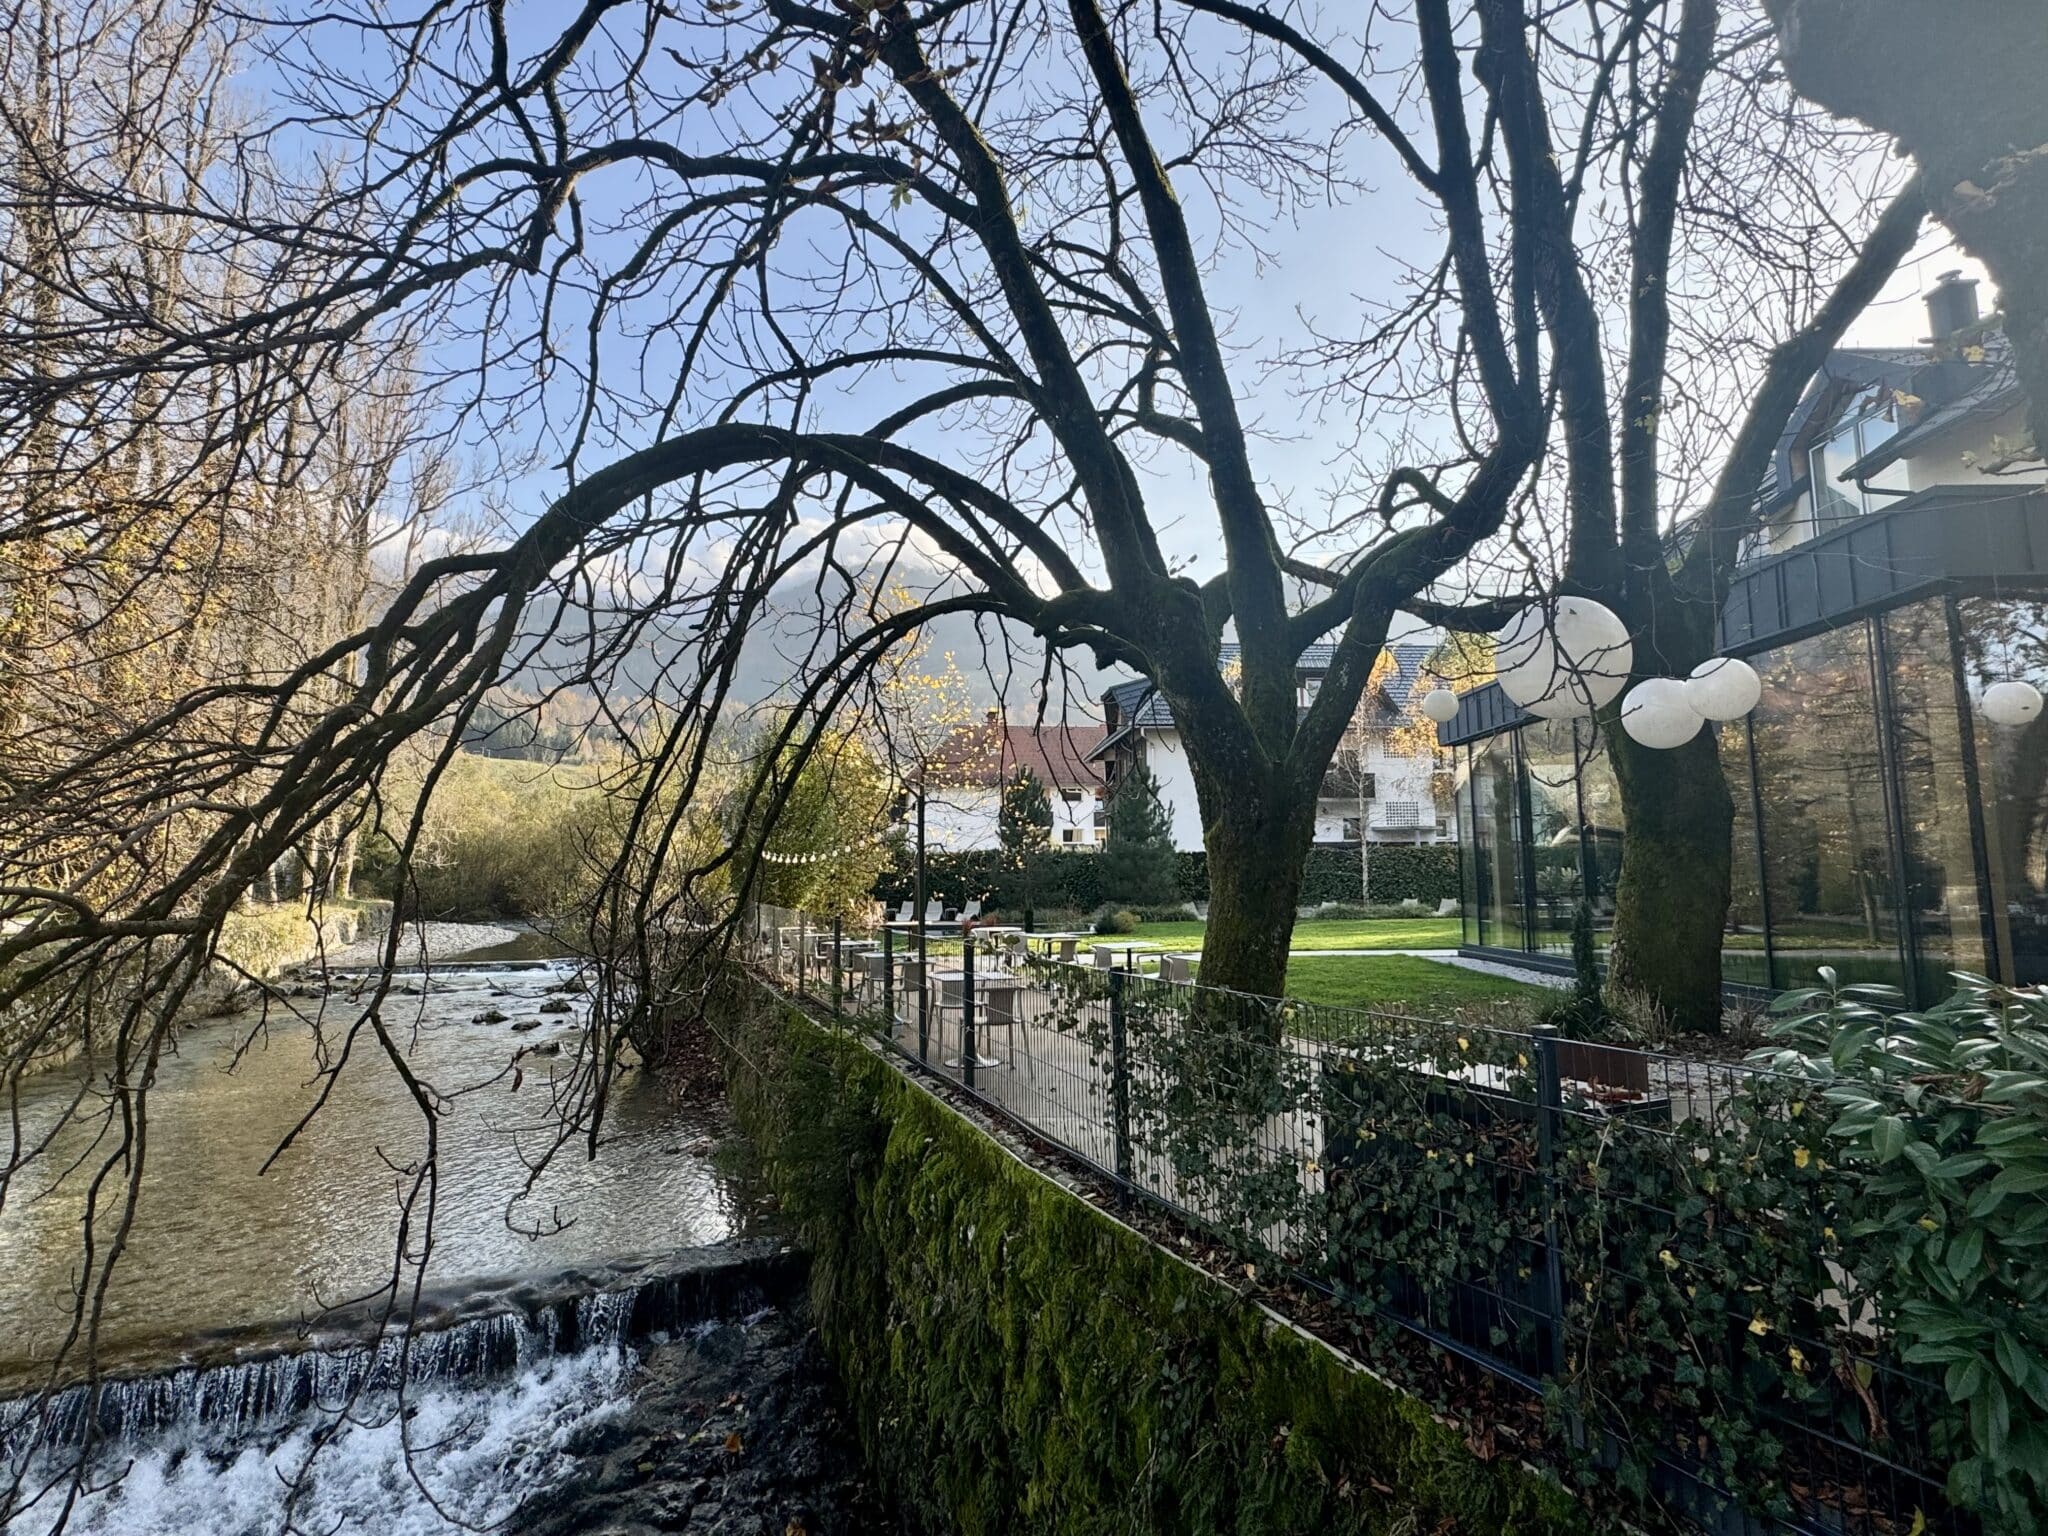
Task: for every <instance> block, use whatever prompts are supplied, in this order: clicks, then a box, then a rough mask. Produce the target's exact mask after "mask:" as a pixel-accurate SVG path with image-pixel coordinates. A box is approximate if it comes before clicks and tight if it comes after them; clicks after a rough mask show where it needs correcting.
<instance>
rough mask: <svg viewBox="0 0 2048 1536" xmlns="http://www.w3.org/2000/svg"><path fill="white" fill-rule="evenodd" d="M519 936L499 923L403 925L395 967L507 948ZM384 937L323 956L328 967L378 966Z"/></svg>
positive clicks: (514, 929) (368, 939)
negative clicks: (501, 946) (505, 945)
mask: <svg viewBox="0 0 2048 1536" xmlns="http://www.w3.org/2000/svg"><path fill="white" fill-rule="evenodd" d="M519 932H520V930H518V929H517V928H507V927H505V926H503V925H502V924H499V923H406V924H405V925H404V926H403V931H402V932H401V933H400V934H399V937H398V963H399V964H400V965H425V964H430V963H438V962H440V961H443V960H447V959H449V958H451V957H452V956H455V955H466V954H468V953H469V952H470V951H471V950H475V949H489V948H491V947H493V946H494V945H498V944H510V943H511V942H512V941H513V940H514V939H516V938H518V937H519ZM385 937H386V936H385V935H384V934H381V933H380V934H376V935H374V936H373V937H371V938H367V939H358V940H356V942H355V943H353V944H350V945H348V946H346V947H345V948H342V949H330V950H329V951H328V952H327V955H326V961H327V965H328V967H329V968H330V969H333V968H336V967H343V966H358V965H377V964H380V963H381V962H382V961H383V959H384V940H385ZM314 963H315V965H317V964H318V962H317V961H316V962H314Z"/></svg>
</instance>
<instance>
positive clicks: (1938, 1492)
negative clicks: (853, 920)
mask: <svg viewBox="0 0 2048 1536" xmlns="http://www.w3.org/2000/svg"><path fill="white" fill-rule="evenodd" d="M749 958H750V960H751V962H752V963H753V964H755V965H756V966H757V967H758V968H759V969H761V970H762V971H763V972H765V973H767V974H768V975H770V976H771V977H772V978H773V979H774V980H775V982H776V984H777V985H778V986H780V987H781V988H783V989H784V990H785V991H787V992H788V993H790V994H791V995H794V996H798V997H801V998H805V999H807V1000H809V1001H811V1002H813V1003H815V1004H817V1005H819V1006H820V1007H822V1008H823V1009H824V1010H826V1011H829V1012H830V1013H831V1014H833V1015H835V1016H836V1017H838V1018H839V1019H841V1020H842V1021H844V1022H845V1023H846V1024H847V1025H848V1026H849V1027H856V1028H860V1029H863V1030H865V1031H867V1032H869V1033H871V1034H872V1035H873V1036H874V1037H875V1038H877V1039H879V1040H880V1041H882V1042H885V1043H886V1044H887V1045H888V1046H889V1047H890V1048H891V1049H893V1050H894V1051H896V1052H897V1053H899V1054H900V1055H901V1056H902V1057H903V1058H905V1059H906V1060H907V1061H910V1062H914V1063H916V1064H917V1066H918V1067H920V1068H922V1069H924V1070H927V1071H930V1072H933V1073H937V1074H941V1075H943V1076H945V1077H947V1078H949V1079H951V1080H952V1081H954V1082H955V1083H957V1084H958V1085H959V1086H960V1087H961V1088H963V1089H965V1090H967V1091H969V1092H971V1093H973V1094H975V1095H976V1096H977V1097H978V1098H979V1099H980V1100H981V1101H982V1102H983V1103H984V1104H986V1105H987V1106H988V1107H989V1108H990V1109H992V1110H994V1111H996V1112H998V1113H1001V1114H1003V1115H1005V1116H1007V1117H1010V1118H1011V1119H1013V1120H1015V1121H1016V1122H1018V1123H1019V1124H1020V1125H1022V1126H1024V1127H1027V1128H1028V1129H1029V1130H1030V1131H1031V1132H1033V1133H1035V1134H1036V1135H1038V1136H1040V1137H1042V1138H1044V1139H1045V1140H1047V1141H1049V1142H1052V1143H1056V1144H1057V1145H1058V1146H1060V1147H1061V1148H1063V1149H1064V1150H1065V1151H1066V1152H1067V1153H1069V1154H1070V1155H1072V1156H1074V1157H1077V1158H1079V1159H1082V1160H1083V1161H1085V1162H1087V1163H1088V1164H1090V1165H1092V1166H1093V1167H1094V1168H1096V1169H1097V1170H1098V1171H1100V1172H1101V1173H1103V1174H1105V1175H1107V1176H1109V1177H1111V1178H1114V1179H1116V1180H1118V1181H1119V1182H1121V1183H1122V1184H1124V1185H1126V1186H1127V1187H1129V1188H1130V1189H1132V1190H1134V1191H1137V1192H1139V1193H1142V1194H1143V1195H1144V1196H1146V1197H1147V1198H1149V1199H1151V1200H1153V1201H1156V1202H1158V1203H1159V1204H1161V1205H1162V1206H1164V1207H1166V1208H1168V1209H1170V1210H1171V1211H1172V1212H1173V1213H1175V1214H1176V1215H1177V1216H1178V1217H1179V1218H1181V1219H1182V1220H1184V1221H1186V1222H1187V1223H1189V1224H1191V1225H1192V1226H1194V1227H1196V1228H1197V1229H1199V1230H1201V1231H1202V1232H1204V1233H1206V1234H1208V1235H1209V1236H1210V1237H1211V1238H1213V1239H1214V1240H1215V1241H1217V1242H1219V1243H1220V1244H1223V1245H1227V1247H1228V1248H1229V1250H1230V1252H1231V1254H1232V1255H1233V1259H1234V1261H1235V1262H1237V1263H1241V1264H1243V1265H1248V1266H1250V1267H1251V1269H1252V1271H1253V1272H1254V1273H1255V1274H1259V1275H1263V1276H1267V1277H1270V1278H1273V1279H1278V1278H1281V1277H1283V1276H1285V1277H1288V1278H1292V1279H1295V1280H1298V1281H1300V1282H1302V1283H1305V1284H1307V1285H1309V1286H1312V1287H1315V1288H1317V1289H1318V1290H1320V1291H1321V1292H1323V1293H1325V1294H1326V1295H1327V1296H1328V1297H1329V1298H1331V1299H1333V1300H1334V1301H1335V1303H1336V1304H1337V1305H1338V1307H1339V1308H1340V1309H1341V1312H1342V1313H1343V1314H1347V1315H1351V1316H1354V1317H1356V1318H1357V1319H1358V1320H1359V1321H1361V1322H1366V1321H1370V1322H1372V1323H1374V1324H1381V1325H1383V1324H1387V1323H1391V1324H1393V1325H1394V1326H1393V1327H1392V1328H1389V1327H1385V1326H1375V1327H1372V1328H1370V1329H1367V1330H1365V1332H1364V1338H1365V1339H1366V1340H1367V1345H1366V1347H1369V1348H1371V1349H1373V1351H1374V1352H1375V1354H1376V1355H1377V1356H1378V1363H1380V1364H1381V1365H1383V1366H1384V1367H1386V1368H1388V1369H1391V1370H1394V1371H1397V1372H1398V1371H1401V1370H1404V1369H1407V1370H1409V1373H1410V1379H1411V1381H1416V1382H1418V1383H1423V1378H1424V1377H1426V1378H1427V1381H1426V1383H1424V1384H1425V1385H1427V1386H1428V1387H1429V1388H1430V1389H1433V1390H1437V1391H1440V1392H1441V1391H1447V1390H1450V1389H1448V1388H1446V1386H1445V1383H1446V1380H1447V1378H1446V1376H1445V1373H1444V1372H1443V1371H1442V1370H1441V1368H1440V1366H1439V1365H1438V1364H1437V1352H1438V1351H1441V1352H1443V1353H1447V1354H1448V1355H1450V1356H1453V1357H1455V1358H1456V1359H1457V1360H1459V1361H1462V1362H1464V1365H1465V1366H1466V1367H1468V1368H1469V1370H1468V1371H1466V1372H1465V1374H1464V1379H1467V1380H1469V1381H1475V1382H1481V1383H1486V1382H1491V1383H1496V1384H1497V1383H1502V1382H1505V1383H1509V1384H1511V1385H1512V1386H1513V1388H1515V1389H1517V1391H1518V1394H1519V1395H1520V1396H1521V1404H1522V1407H1521V1409H1520V1410H1518V1411H1519V1412H1520V1414H1521V1417H1522V1419H1523V1420H1524V1421H1525V1422H1526V1423H1528V1424H1529V1425H1531V1426H1533V1427H1534V1432H1535V1433H1537V1434H1538V1435H1540V1436H1541V1437H1542V1438H1543V1440H1544V1441H1545V1442H1546V1448H1547V1450H1548V1453H1549V1454H1551V1455H1552V1456H1554V1457H1557V1458H1559V1459H1562V1460H1563V1461H1565V1462H1567V1463H1568V1464H1569V1465H1571V1467H1572V1468H1573V1470H1574V1471H1575V1472H1577V1473H1578V1474H1579V1475H1580V1476H1581V1477H1585V1478H1608V1479H1612V1480H1613V1481H1614V1482H1615V1483H1616V1484H1618V1485H1619V1486H1620V1487H1621V1488H1622V1489H1624V1490H1626V1491H1627V1492H1628V1493H1629V1494H1630V1495H1631V1496H1633V1497H1635V1498H1638V1499H1640V1500H1641V1501H1643V1502H1644V1503H1645V1504H1651V1505H1655V1506H1657V1507H1659V1508H1661V1509H1663V1510H1665V1511H1667V1512H1670V1513H1673V1514H1676V1515H1679V1516H1682V1517H1685V1518H1686V1519H1688V1520H1689V1521H1690V1522H1691V1523H1693V1524H1694V1525H1696V1526H1698V1527H1701V1528H1704V1529H1706V1530H1709V1531H1712V1532H1715V1533H1717V1536H1719V1533H1724V1532H1726V1533H1743V1532H1752V1531H1755V1532H1765V1531H1769V1532H1783V1531H1799V1532H1814V1533H1824V1532H1825V1533H1844V1536H1856V1533H1871V1536H1917V1533H1924V1532H1957V1533H1967V1532H1971V1531H1974V1530H1975V1525H1974V1523H1973V1522H1972V1521H1971V1520H1970V1519H1969V1517H1968V1516H1966V1515H1965V1514H1963V1513H1961V1512H1959V1511H1957V1510H1954V1509H1952V1508H1951V1507H1950V1506H1949V1504H1948V1502H1947V1500H1946V1499H1945V1498H1944V1496H1943V1485H1944V1475H1945V1468H1946V1467H1947V1466H1948V1464H1949V1463H1950V1462H1951V1461H1953V1460H1955V1459H1957V1458H1958V1457H1959V1456H1960V1455H1961V1454H1962V1453H1963V1452H1962V1448H1963V1446H1964V1444H1965V1442H1966V1440H1967V1425H1966V1424H1965V1423H1963V1422H1962V1421H1961V1419H1960V1416H1959V1415H1958V1413H1957V1412H1956V1411H1955V1410H1953V1409H1952V1408H1951V1407H1950V1405H1949V1403H1948V1400H1947V1398H1946V1396H1945V1394H1944V1393H1943V1391H1942V1390H1941V1385H1940V1383H1939V1381H1937V1380H1934V1379H1931V1378H1929V1377H1928V1376H1927V1375H1925V1374H1924V1373H1923V1372H1921V1371H1920V1370H1918V1369H1916V1368H1914V1367H1910V1366H1908V1365H1906V1364H1905V1363H1904V1362H1903V1361H1902V1360H1901V1359H1900V1346H1899V1341H1898V1339H1897V1338H1896V1336H1895V1334H1894V1333H1893V1331H1892V1329H1891V1328H1890V1326H1889V1321H1888V1317H1889V1314H1888V1312H1887V1309H1886V1307H1885V1304H1884V1298H1883V1296H1882V1295H1881V1294H1877V1293H1876V1292H1874V1291H1873V1290H1871V1289H1870V1288H1869V1287H1868V1286H1867V1285H1866V1284H1865V1283H1864V1282H1863V1281H1860V1280H1859V1279H1858V1278H1857V1277H1858V1276H1864V1275H1869V1274H1871V1273H1872V1272H1873V1270H1874V1268H1875V1266H1872V1265H1870V1264H1867V1263H1864V1262H1860V1259H1859V1254H1858V1252H1857V1247H1856V1245H1857V1241H1858V1239H1857V1237H1856V1236H1855V1228H1856V1226H1857V1224H1858V1222H1860V1221H1864V1220H1867V1219H1868V1218H1869V1217H1870V1216H1871V1214H1872V1213H1871V1212H1868V1211H1865V1210H1861V1209H1859V1208H1858V1204H1857V1202H1858V1199H1859V1195H1858V1193H1857V1191H1858V1186H1857V1185H1856V1184H1855V1182H1854V1181H1851V1180H1846V1179H1844V1178H1842V1177H1841V1176H1840V1174H1839V1171H1838V1170H1836V1169H1834V1168H1832V1167H1831V1166H1830V1165H1829V1162H1828V1155H1829V1151H1830V1148H1829V1142H1828V1139H1827V1136H1826V1127H1825V1123H1824V1122H1825V1116H1824V1115H1823V1114H1822V1113H1820V1112H1819V1110H1818V1107H1817V1106H1815V1108H1814V1112H1812V1113H1809V1112H1808V1110H1809V1104H1808V1100H1809V1097H1810V1095H1811V1094H1812V1085H1811V1084H1810V1083H1808V1082H1807V1081H1806V1080H1804V1079H1796V1078H1789V1077H1783V1076H1780V1075H1778V1074H1774V1073H1772V1072H1769V1071H1766V1070H1761V1069H1758V1068H1756V1067H1753V1066H1749V1065H1744V1064H1737V1063H1731V1062H1723V1061H1708V1060H1695V1059H1691V1058H1687V1057H1683V1056H1678V1055H1672V1054H1665V1053H1659V1052H1654V1051H1643V1050H1635V1049H1630V1048H1624V1047H1619V1046H1610V1045H1604V1044H1591V1043H1585V1042H1578V1041H1571V1040H1565V1039H1562V1038H1560V1037H1559V1036H1558V1035H1557V1034H1556V1033H1555V1032H1553V1031H1550V1030H1547V1029H1544V1028H1540V1027H1534V1026H1531V1027H1526V1028H1507V1027H1501V1026H1499V1025H1496V1024H1491V1023H1484V1024H1482V1023H1463V1022H1445V1021H1437V1020H1428V1019H1417V1018H1410V1017H1403V1016H1397V1015H1389V1014H1381V1013H1371V1012H1364V1011H1360V1010H1354V1009H1345V1008H1331V1007H1322V1006H1316V1005H1311V1004H1306V1003H1300V1002H1294V1001H1285V1000H1276V999H1270V998H1258V997H1248V996H1244V995H1241V994H1237V993H1231V992H1224V991H1219V990H1217V989H1214V988H1205V987H1200V986H1196V985H1194V984H1192V982H1190V981H1187V980H1184V979H1181V978H1182V977H1184V976H1185V975H1186V965H1185V959H1184V957H1178V956H1174V955H1171V954H1161V953H1158V952H1157V951H1155V950H1153V949H1151V948H1150V947H1149V946H1143V945H1139V944H1136V943H1133V942H1130V941H1124V940H1114V939H1105V940H1100V941H1097V940H1093V939H1087V938H1082V937H1079V936H1062V935H1052V936H1042V937H1034V938H1027V937H1026V936H1024V935H1022V934H1019V933H1016V932H1014V931H1005V930H997V931H993V932H990V931H984V932H980V933H976V934H973V935H969V936H966V937H965V938H963V937H962V936H961V935H959V934H958V933H957V931H955V932H940V931H938V930H934V929H927V928H922V927H906V928H892V927H882V928H877V929H873V930H869V931H864V932H859V933H855V932H851V931H849V930H847V929H846V928H845V927H844V926H843V925H840V924H835V923H830V922H825V923H819V922H816V921H813V920H811V919H809V918H806V917H804V916H803V915H802V914H798V913H791V912H786V911H781V910H777V909H772V908H760V909H757V910H756V912H755V913H754V914H753V916H752V921H751V923H750V927H749ZM1404 1341H1405V1342H1404ZM1418 1342H1419V1343H1420V1344H1421V1345H1426V1346H1427V1348H1418ZM1453 1395H1455V1394H1454V1393H1453ZM1453 1406H1455V1405H1453ZM1531 1449H1535V1447H1531Z"/></svg>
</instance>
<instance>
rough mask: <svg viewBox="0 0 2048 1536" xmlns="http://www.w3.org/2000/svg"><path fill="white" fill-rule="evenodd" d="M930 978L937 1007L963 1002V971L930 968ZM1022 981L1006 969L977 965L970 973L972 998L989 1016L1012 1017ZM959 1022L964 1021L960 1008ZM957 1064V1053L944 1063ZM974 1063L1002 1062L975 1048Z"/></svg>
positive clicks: (964, 987)
mask: <svg viewBox="0 0 2048 1536" xmlns="http://www.w3.org/2000/svg"><path fill="white" fill-rule="evenodd" d="M932 979H933V980H934V981H936V982H938V984H939V1007H940V1008H941V1009H942V1010H943V1009H945V1008H947V1007H959V1006H961V1004H962V1003H964V1001H965V998H966V987H967V972H966V971H964V970H959V971H933V972H932ZM1025 985H1026V983H1025V980H1024V978H1023V977H1021V976H1014V975H1012V974H1011V973H1010V972H1008V971H983V970H978V969H977V970H976V971H975V973H974V1000H975V1003H976V1004H977V1005H979V1006H985V1007H986V1008H987V1011H988V1013H989V1014H990V1015H991V1016H992V1017H993V1016H995V1015H1001V1016H1002V1017H1003V1018H1005V1019H1014V1018H1015V1017H1016V1011H1015V1010H1016V1002H1015V999H1016V997H1017V994H1018V993H1020V992H1022V991H1023V990H1024V988H1025ZM998 999H1000V1000H1001V1002H1000V1006H998ZM962 1022H963V1023H964V1022H965V1012H964V1010H963V1013H962ZM961 1064H962V1059H961V1057H960V1056H959V1055H957V1054H956V1055H955V1056H953V1057H952V1058H951V1059H950V1060H948V1061H947V1062H946V1063H945V1065H947V1066H949V1067H955V1068H957V1067H959V1066H960V1065H961ZM974 1065H975V1066H976V1067H977V1068H981V1067H1000V1066H1001V1065H1002V1062H1000V1061H998V1060H997V1059H996V1058H995V1057H993V1056H990V1055H988V1054H987V1053H985V1052H983V1051H979V1050H977V1051H976V1052H975V1055H974Z"/></svg>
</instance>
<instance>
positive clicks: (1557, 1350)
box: [1530, 1024, 1565, 1379]
mask: <svg viewBox="0 0 2048 1536" xmlns="http://www.w3.org/2000/svg"><path fill="white" fill-rule="evenodd" d="M1530 1033H1531V1034H1532V1035H1533V1036H1534V1037H1535V1040H1536V1166H1537V1168H1538V1169H1539V1170H1540V1171H1541V1173H1542V1177H1543V1272H1544V1282H1545V1283H1544V1290H1545V1291H1546V1292H1547V1295H1546V1296H1545V1298H1544V1305H1545V1307H1546V1309H1547V1310H1548V1312H1549V1315H1550V1374H1551V1375H1552V1376H1553V1377H1555V1378H1558V1379H1562V1378H1563V1376H1564V1361H1565V1348H1564V1256H1563V1254H1561V1253H1560V1252H1559V1251H1558V1246H1557V1213H1558V1210H1559V1208H1560V1207H1561V1206H1562V1204H1563V1197H1562V1195H1561V1193H1560V1188H1561V1186H1560V1184H1559V1182H1558V1176H1557V1126H1558V1123H1559V1121H1560V1119H1561V1118H1562V1116H1563V1114H1564V1092H1563V1089H1562V1087H1561V1085H1560V1078H1559V1075H1558V1066H1557V1042H1558V1028H1557V1026H1556V1025H1555V1024H1538V1025H1535V1026H1534V1027H1533V1028H1532V1029H1531V1030H1530Z"/></svg>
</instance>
